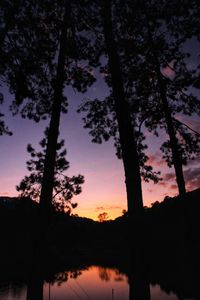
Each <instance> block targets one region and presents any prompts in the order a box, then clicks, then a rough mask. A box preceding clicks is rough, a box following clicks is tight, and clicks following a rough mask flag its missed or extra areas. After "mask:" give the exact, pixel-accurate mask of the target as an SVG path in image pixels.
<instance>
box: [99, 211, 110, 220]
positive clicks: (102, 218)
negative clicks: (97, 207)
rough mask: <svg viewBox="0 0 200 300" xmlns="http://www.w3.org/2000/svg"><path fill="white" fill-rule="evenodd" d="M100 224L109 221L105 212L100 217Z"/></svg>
mask: <svg viewBox="0 0 200 300" xmlns="http://www.w3.org/2000/svg"><path fill="white" fill-rule="evenodd" d="M98 219H99V222H105V221H107V220H108V213H107V212H103V213H100V214H99V215H98Z"/></svg>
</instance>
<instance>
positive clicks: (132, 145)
mask: <svg viewBox="0 0 200 300" xmlns="http://www.w3.org/2000/svg"><path fill="white" fill-rule="evenodd" d="M103 22H104V24H103V26H104V36H105V43H106V48H107V53H108V62H109V67H110V73H111V81H112V90H113V96H114V101H115V112H116V116H117V122H118V127H119V136H120V144H121V149H122V159H123V165H124V172H125V183H126V192H127V201H128V215H129V218H130V219H131V220H134V222H135V220H137V219H139V218H140V216H141V214H142V212H143V199H142V187H141V177H140V166H139V157H138V153H137V145H136V137H135V133H134V128H133V125H132V122H131V116H130V112H129V107H128V103H127V101H126V97H125V92H124V87H123V80H122V76H121V69H120V59H119V56H118V53H117V51H116V43H115V41H114V36H113V29H112V18H111V1H109V0H103ZM136 222H137V221H136Z"/></svg>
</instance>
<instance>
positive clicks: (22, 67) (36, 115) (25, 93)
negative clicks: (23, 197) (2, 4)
mask: <svg viewBox="0 0 200 300" xmlns="http://www.w3.org/2000/svg"><path fill="white" fill-rule="evenodd" d="M20 3H21V2H19V3H18V4H19V5H20ZM6 9H7V10H6V12H5V13H4V15H6V14H7V13H8V12H9V7H8V8H6ZM80 10H81V8H80V4H79V3H77V2H76V3H75V2H74V1H73V3H72V2H71V1H67V0H65V1H64V0H63V1H60V2H59V3H58V2H55V1H51V0H48V1H46V2H45V3H42V4H41V3H40V1H36V2H34V3H32V2H30V1H26V2H25V3H24V6H23V7H22V6H19V7H18V9H16V15H15V19H16V20H17V22H15V24H13V26H8V30H7V32H6V35H4V36H5V38H4V44H3V46H2V48H1V52H2V54H3V56H2V57H3V59H2V61H1V62H2V64H1V74H3V78H4V82H5V83H6V84H7V85H8V86H9V88H10V92H11V93H13V94H14V95H15V99H14V101H13V103H12V105H11V110H12V112H13V113H14V114H16V113H20V114H21V115H22V117H24V118H29V119H33V120H35V121H37V122H38V121H40V119H45V118H47V117H49V116H50V117H51V120H50V125H49V131H48V137H47V149H46V158H45V161H44V174H43V181H42V189H41V195H40V203H41V206H42V208H43V210H44V211H48V210H49V209H50V208H51V201H52V191H53V182H54V166H55V157H56V147H57V138H58V134H59V121H60V114H61V112H64V113H66V112H67V98H66V97H65V96H64V95H63V90H64V86H65V85H70V86H72V87H73V88H74V89H76V90H78V91H79V92H82V93H83V92H85V91H86V90H87V86H90V85H91V84H92V83H93V82H94V80H95V78H94V76H93V75H92V72H91V71H92V69H91V67H90V65H89V64H88V51H89V50H88V49H89V48H90V45H89V44H90V42H89V39H87V38H86V35H84V34H83V31H84V26H83V24H82V23H81V22H80V14H81V12H80ZM87 45H88V48H87ZM79 62H80V63H79Z"/></svg>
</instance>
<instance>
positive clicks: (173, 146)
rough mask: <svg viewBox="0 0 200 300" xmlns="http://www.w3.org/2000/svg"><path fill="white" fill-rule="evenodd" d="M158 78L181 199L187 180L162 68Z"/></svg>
mask: <svg viewBox="0 0 200 300" xmlns="http://www.w3.org/2000/svg"><path fill="white" fill-rule="evenodd" d="M157 76H158V83H159V87H160V96H161V101H162V104H163V110H164V115H165V120H166V124H167V131H168V135H169V141H170V147H171V150H172V162H173V165H174V169H175V174H176V181H177V185H178V191H179V195H180V196H181V197H185V195H186V188H185V180H184V176H183V165H182V162H181V157H180V154H179V152H178V140H177V137H176V133H175V130H174V124H173V120H172V113H171V110H170V107H169V104H168V101H167V96H166V83H165V81H164V79H163V78H162V74H161V72H160V68H159V67H157Z"/></svg>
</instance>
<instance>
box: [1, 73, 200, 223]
mask: <svg viewBox="0 0 200 300" xmlns="http://www.w3.org/2000/svg"><path fill="white" fill-rule="evenodd" d="M105 91H106V88H105V84H104V82H103V79H99V80H98V82H97V83H96V84H95V85H94V86H93V87H91V88H90V89H89V91H88V92H87V94H85V95H84V96H83V95H79V94H76V93H75V92H74V91H72V90H71V89H70V88H66V89H65V93H66V95H67V96H68V97H69V111H68V114H66V115H63V116H62V118H61V124H60V132H61V136H60V137H61V138H63V139H65V146H66V148H67V160H68V161H69V162H70V168H69V170H68V171H67V174H68V175H77V174H79V173H80V174H83V175H84V176H85V183H84V185H83V192H82V193H81V194H80V195H79V196H77V197H75V201H77V202H78V207H77V208H76V209H75V210H74V211H73V212H74V213H78V214H79V215H81V216H86V217H91V218H94V219H97V217H98V214H99V213H102V212H107V213H108V215H109V217H110V218H115V217H117V216H119V215H120V214H121V212H122V210H123V209H126V208H127V204H126V192H125V184H124V172H123V166H122V161H120V160H118V159H117V158H116V156H115V149H114V147H113V143H112V141H109V142H107V143H103V144H101V145H98V144H94V143H91V141H90V140H91V139H90V136H89V135H88V132H87V130H86V129H83V123H82V120H81V115H80V114H77V113H76V109H77V106H78V104H79V103H80V102H81V99H82V98H83V97H91V98H96V97H97V98H98V97H99V98H100V99H101V98H102V97H104V96H105V94H106V92H105ZM3 92H4V96H5V104H6V105H8V104H9V103H10V100H11V98H12V96H10V95H9V94H8V92H7V91H6V90H5V89H4V91H3ZM6 105H4V106H3V108H2V109H4V112H5V115H6V116H5V121H6V123H7V125H8V126H9V129H10V130H12V131H13V136H11V137H10V136H1V137H0V149H1V150H0V166H1V173H0V196H2V195H7V196H16V195H17V194H18V193H17V192H16V189H15V186H16V185H17V184H18V183H19V182H20V180H21V179H22V178H23V177H24V175H26V174H28V172H27V170H26V164H25V162H26V160H27V159H29V156H28V154H27V152H26V146H27V144H28V143H31V144H32V145H33V147H37V145H38V142H39V141H40V140H41V138H42V137H43V131H44V129H45V127H46V126H47V125H48V123H47V121H42V122H40V123H34V122H33V121H30V120H24V119H22V118H20V116H15V117H13V116H12V115H11V113H10V112H7V109H6ZM184 121H186V122H187V123H188V124H190V125H191V126H192V127H193V128H194V129H196V130H199V128H200V122H199V118H198V117H193V118H192V119H190V120H189V119H184ZM164 135H165V134H163V135H162V134H161V136H160V138H159V139H157V138H155V137H153V136H152V134H150V133H148V134H147V141H148V144H149V149H148V154H149V155H150V163H152V165H154V167H155V169H156V170H160V171H162V175H163V178H164V180H163V181H162V182H161V183H159V184H157V185H155V184H153V183H149V184H146V183H144V184H143V196H144V204H145V205H147V206H149V205H150V204H151V203H152V202H154V201H157V200H158V201H161V200H163V198H164V197H165V196H166V195H169V196H173V195H176V194H177V188H176V185H175V183H176V182H175V179H174V171H173V169H169V168H167V167H166V164H165V162H164V161H163V160H162V157H161V152H160V150H159V148H160V144H161V141H162V139H163V138H164ZM199 162H200V159H197V160H196V161H192V162H191V163H190V164H189V165H188V166H187V167H186V168H185V179H186V182H187V188H188V190H192V189H194V188H197V187H199V186H200V172H199V166H200V163H199Z"/></svg>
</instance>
